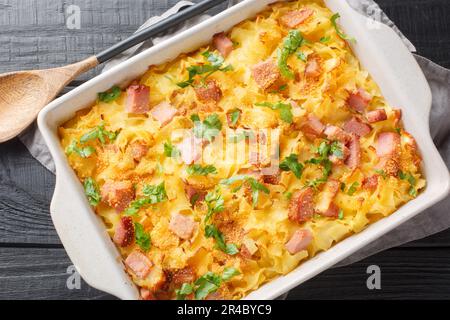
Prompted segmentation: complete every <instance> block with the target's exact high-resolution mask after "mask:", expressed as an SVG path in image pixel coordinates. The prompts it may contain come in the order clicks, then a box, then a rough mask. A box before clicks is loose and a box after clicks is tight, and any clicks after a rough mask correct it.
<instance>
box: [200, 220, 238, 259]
mask: <svg viewBox="0 0 450 320" xmlns="http://www.w3.org/2000/svg"><path fill="white" fill-rule="evenodd" d="M205 237H207V238H214V240H215V241H216V246H217V248H218V249H220V250H221V251H223V252H225V253H226V254H229V255H235V254H237V253H238V252H239V250H238V248H237V246H236V245H235V244H234V243H226V242H225V237H224V235H223V233H222V232H220V230H219V229H218V228H217V227H216V226H215V225H213V224H208V225H206V226H205Z"/></svg>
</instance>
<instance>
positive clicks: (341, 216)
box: [338, 209, 344, 220]
mask: <svg viewBox="0 0 450 320" xmlns="http://www.w3.org/2000/svg"><path fill="white" fill-rule="evenodd" d="M338 219H339V220H342V219H344V210H342V209H340V210H339V214H338Z"/></svg>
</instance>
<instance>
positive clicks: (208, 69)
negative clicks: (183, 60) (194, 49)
mask: <svg viewBox="0 0 450 320" xmlns="http://www.w3.org/2000/svg"><path fill="white" fill-rule="evenodd" d="M202 55H203V56H204V57H205V58H206V59H207V60H208V61H209V62H210V64H203V65H198V66H190V67H188V68H187V69H186V70H187V71H188V79H187V80H186V81H183V82H179V83H177V86H179V87H180V88H186V87H189V86H192V85H193V84H194V80H195V76H201V75H204V76H203V77H202V78H201V79H200V80H201V81H202V82H205V81H206V79H207V78H208V77H209V76H210V75H212V74H213V73H214V72H216V71H222V72H227V71H231V70H233V67H232V66H231V65H228V66H226V67H223V68H222V65H223V63H224V59H223V57H221V56H219V55H216V54H214V53H212V52H209V51H206V52H204V53H202Z"/></svg>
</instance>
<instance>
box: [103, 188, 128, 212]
mask: <svg viewBox="0 0 450 320" xmlns="http://www.w3.org/2000/svg"><path fill="white" fill-rule="evenodd" d="M134 195H135V192H134V187H133V184H132V183H131V181H127V180H126V181H112V180H109V181H106V182H105V184H103V186H102V187H101V196H102V201H103V202H105V203H106V204H107V205H109V206H110V207H113V208H114V209H116V211H118V212H122V211H123V210H125V208H127V207H128V205H129V204H130V202H131V201H133V200H134Z"/></svg>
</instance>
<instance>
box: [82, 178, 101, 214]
mask: <svg viewBox="0 0 450 320" xmlns="http://www.w3.org/2000/svg"><path fill="white" fill-rule="evenodd" d="M83 185H84V193H85V194H86V196H87V198H88V200H89V203H90V205H91V206H94V207H95V206H97V205H98V204H99V203H100V200H101V197H100V191H99V189H98V185H97V183H96V182H95V181H94V179H92V178H86V180H84V184H83Z"/></svg>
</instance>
